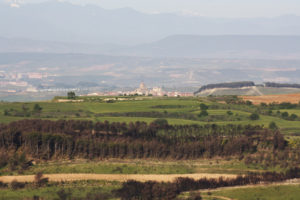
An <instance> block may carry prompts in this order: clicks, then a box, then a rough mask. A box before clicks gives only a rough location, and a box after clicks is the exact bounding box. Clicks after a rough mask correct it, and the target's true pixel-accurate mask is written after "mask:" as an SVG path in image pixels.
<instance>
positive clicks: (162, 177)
mask: <svg viewBox="0 0 300 200" xmlns="http://www.w3.org/2000/svg"><path fill="white" fill-rule="evenodd" d="M236 176H237V175H233V174H232V175H231V174H204V173H203V174H202V173H201V174H47V175H44V177H47V178H49V181H53V182H60V181H80V180H105V181H120V182H123V181H127V180H136V181H163V182H167V181H173V180H174V179H175V178H178V177H189V178H194V179H200V178H204V177H206V178H219V177H224V178H235V177H236ZM13 180H17V181H19V182H33V181H34V175H27V176H0V181H2V182H5V183H10V182H12V181H13Z"/></svg>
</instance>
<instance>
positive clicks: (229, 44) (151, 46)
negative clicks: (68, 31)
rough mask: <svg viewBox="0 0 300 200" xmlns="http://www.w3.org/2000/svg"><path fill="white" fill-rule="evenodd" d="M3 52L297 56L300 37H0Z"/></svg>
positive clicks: (181, 55) (214, 56)
mask: <svg viewBox="0 0 300 200" xmlns="http://www.w3.org/2000/svg"><path fill="white" fill-rule="evenodd" d="M0 52H4V53H5V52H41V53H84V54H105V55H116V56H138V57H188V58H243V59H244V58H246V59H280V58H282V59H298V58H299V57H300V36H275V35H270V36H266V35H252V36H251V35H219V36H201V35H173V36H170V37H167V38H164V39H162V40H159V41H156V42H152V43H147V44H141V45H133V46H128V45H115V44H103V45H91V44H82V43H66V42H64V43H63V42H51V41H36V40H28V39H14V38H1V37H0Z"/></svg>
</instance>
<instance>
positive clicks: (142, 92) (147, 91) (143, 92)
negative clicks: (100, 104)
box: [124, 82, 193, 97]
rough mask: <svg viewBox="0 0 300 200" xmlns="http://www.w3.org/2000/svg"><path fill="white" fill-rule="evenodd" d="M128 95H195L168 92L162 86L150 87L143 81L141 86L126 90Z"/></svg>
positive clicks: (191, 94)
mask: <svg viewBox="0 0 300 200" xmlns="http://www.w3.org/2000/svg"><path fill="white" fill-rule="evenodd" d="M124 94H126V95H145V96H149V95H152V96H169V97H177V96H193V93H189V92H177V91H175V92H166V91H163V89H162V88H161V87H153V88H151V89H148V88H147V87H146V85H145V83H143V82H142V83H141V84H140V87H139V88H137V89H135V90H134V91H130V92H125V93H124Z"/></svg>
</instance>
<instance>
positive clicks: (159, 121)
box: [152, 119, 168, 127]
mask: <svg viewBox="0 0 300 200" xmlns="http://www.w3.org/2000/svg"><path fill="white" fill-rule="evenodd" d="M152 123H153V124H156V125H158V126H160V127H164V126H168V120H166V119H156V120H154V121H153V122H152Z"/></svg>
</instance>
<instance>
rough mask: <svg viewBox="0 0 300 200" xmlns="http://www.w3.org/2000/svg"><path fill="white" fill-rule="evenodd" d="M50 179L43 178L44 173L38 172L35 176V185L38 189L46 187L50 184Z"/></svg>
mask: <svg viewBox="0 0 300 200" xmlns="http://www.w3.org/2000/svg"><path fill="white" fill-rule="evenodd" d="M48 181H49V179H48V178H43V173H42V172H38V173H37V174H36V175H35V176H34V182H35V185H36V186H37V187H41V186H44V185H46V184H47V183H48Z"/></svg>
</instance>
